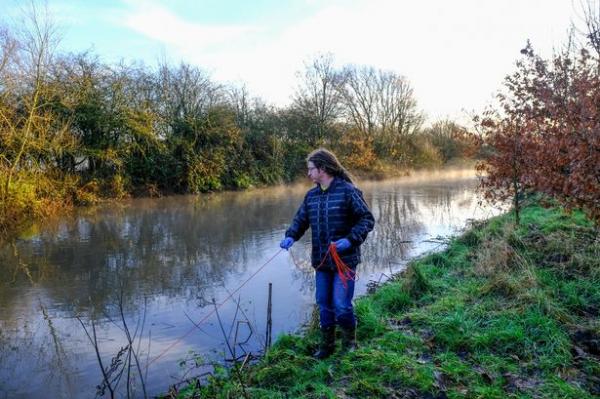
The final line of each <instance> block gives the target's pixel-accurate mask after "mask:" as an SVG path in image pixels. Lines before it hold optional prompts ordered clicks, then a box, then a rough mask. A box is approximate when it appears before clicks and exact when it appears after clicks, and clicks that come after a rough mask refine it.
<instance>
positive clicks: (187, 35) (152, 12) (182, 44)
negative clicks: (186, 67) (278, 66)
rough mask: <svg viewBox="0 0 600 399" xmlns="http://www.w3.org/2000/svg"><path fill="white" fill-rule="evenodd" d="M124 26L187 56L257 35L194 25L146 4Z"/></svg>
mask: <svg viewBox="0 0 600 399" xmlns="http://www.w3.org/2000/svg"><path fill="white" fill-rule="evenodd" d="M124 24H125V25H126V26H127V27H129V28H130V29H132V30H134V31H136V32H138V33H141V34H143V35H145V36H147V37H149V38H151V39H153V40H157V41H159V42H161V43H163V44H165V45H169V46H172V47H174V48H175V49H177V50H179V51H181V52H182V53H184V54H187V53H190V52H191V51H197V50H200V51H204V50H205V49H207V48H210V47H211V46H215V45H222V44H226V43H228V42H230V41H232V40H236V39H238V38H240V37H243V36H244V35H246V34H249V33H251V32H253V31H256V29H255V28H252V27H249V26H236V25H231V26H207V25H199V24H195V23H191V22H188V21H185V20H184V19H182V18H180V17H179V16H177V15H175V14H173V13H172V12H171V11H169V10H168V9H166V8H164V7H162V6H159V5H156V4H147V3H146V4H144V5H138V6H134V9H133V11H132V12H130V13H129V14H128V15H127V16H126V17H125V21H124Z"/></svg>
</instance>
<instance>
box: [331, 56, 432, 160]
mask: <svg viewBox="0 0 600 399" xmlns="http://www.w3.org/2000/svg"><path fill="white" fill-rule="evenodd" d="M344 82H345V84H344V86H343V90H342V94H343V99H344V105H345V111H346V115H347V116H348V117H349V119H350V121H351V122H352V124H353V125H354V126H355V127H356V128H357V129H358V130H359V131H360V132H362V134H363V136H364V139H365V140H367V141H369V140H371V141H374V142H375V143H376V147H377V148H378V152H379V154H380V155H384V154H386V155H387V154H391V153H393V150H394V149H395V148H397V147H398V145H399V144H400V141H401V139H403V138H406V137H407V136H410V135H411V134H413V133H415V132H417V131H418V130H419V129H420V127H421V125H422V123H423V120H424V117H423V115H422V113H421V112H420V111H419V110H418V108H417V102H416V99H415V97H414V91H413V89H412V87H411V85H410V84H409V82H408V80H407V79H406V78H405V77H403V76H400V75H398V74H397V73H395V72H392V71H384V70H379V69H375V68H373V67H356V66H347V67H346V68H345V69H344Z"/></svg>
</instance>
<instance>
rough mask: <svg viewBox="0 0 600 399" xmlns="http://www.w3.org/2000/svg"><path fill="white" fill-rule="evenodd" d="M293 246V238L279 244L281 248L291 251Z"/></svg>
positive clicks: (287, 238)
mask: <svg viewBox="0 0 600 399" xmlns="http://www.w3.org/2000/svg"><path fill="white" fill-rule="evenodd" d="M292 245H294V239H293V238H292V237H285V238H284V239H283V240H281V242H280V243H279V246H280V247H281V248H283V249H285V250H288V249H290V248H291V247H292Z"/></svg>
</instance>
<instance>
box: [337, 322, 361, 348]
mask: <svg viewBox="0 0 600 399" xmlns="http://www.w3.org/2000/svg"><path fill="white" fill-rule="evenodd" d="M341 330H342V351H343V352H346V353H348V352H354V351H355V350H356V348H357V345H356V326H352V327H341Z"/></svg>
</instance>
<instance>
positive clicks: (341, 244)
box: [333, 238, 352, 251]
mask: <svg viewBox="0 0 600 399" xmlns="http://www.w3.org/2000/svg"><path fill="white" fill-rule="evenodd" d="M333 244H334V245H335V248H336V249H337V250H338V251H345V250H346V249H348V248H350V247H351V246H352V244H350V241H349V240H348V239H347V238H340V239H339V240H337V241H335V242H334V243H333Z"/></svg>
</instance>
